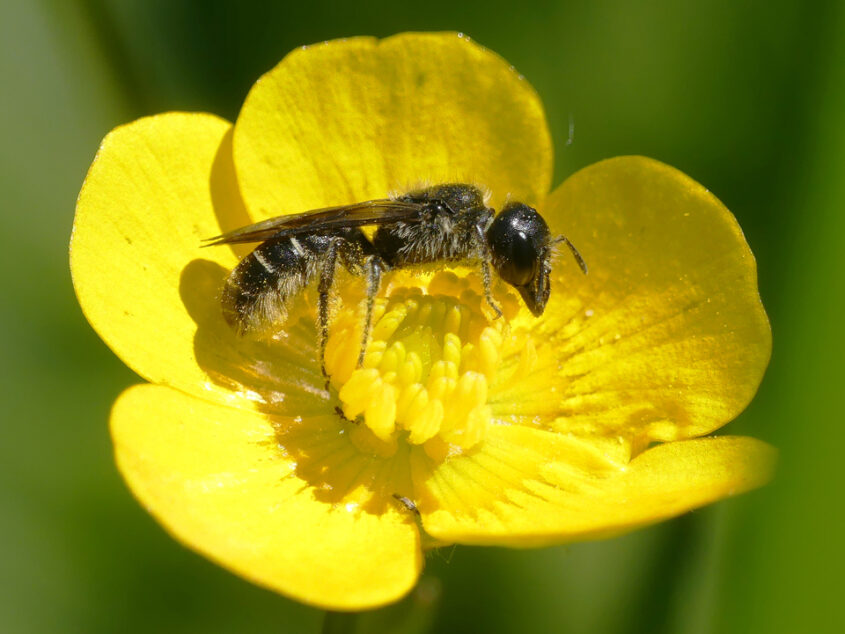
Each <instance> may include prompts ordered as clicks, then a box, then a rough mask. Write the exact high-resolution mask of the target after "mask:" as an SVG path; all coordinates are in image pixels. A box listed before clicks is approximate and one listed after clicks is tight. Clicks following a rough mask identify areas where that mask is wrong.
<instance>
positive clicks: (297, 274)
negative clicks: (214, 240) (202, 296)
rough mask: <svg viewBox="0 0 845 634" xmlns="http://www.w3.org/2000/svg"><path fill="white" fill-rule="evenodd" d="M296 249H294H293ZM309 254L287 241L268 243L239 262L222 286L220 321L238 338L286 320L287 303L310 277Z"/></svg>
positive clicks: (264, 329)
mask: <svg viewBox="0 0 845 634" xmlns="http://www.w3.org/2000/svg"><path fill="white" fill-rule="evenodd" d="M297 247H298V248H297ZM312 260H313V255H312V254H311V253H310V252H307V251H304V250H303V249H302V247H301V245H300V244H299V243H294V242H293V241H292V240H291V239H290V238H283V239H281V240H278V241H268V242H265V243H263V244H262V245H260V246H259V247H257V248H256V249H255V250H254V251H253V252H252V253H250V254H249V255H248V256H246V257H245V258H244V259H243V260H241V262H240V264H238V266H236V267H235V268H234V269H233V270H232V272H231V273H230V274H229V277H228V279H227V280H226V284H225V285H224V287H223V296H222V298H221V304H222V307H223V318H224V319H225V320H226V323H228V324H229V326H231V328H232V329H233V330H234V331H235V332H237V333H238V334H239V335H250V334H261V333H263V332H265V331H267V330H268V329H270V328H271V327H273V326H274V325H279V324H282V323H284V322H285V321H286V320H287V316H288V310H287V303H288V301H289V300H290V299H291V298H292V297H295V296H296V295H297V294H299V293H300V292H301V291H302V289H303V288H304V287H305V286H306V285H307V284H308V282H309V281H310V278H311V277H312V276H313V274H314V266H313V265H312Z"/></svg>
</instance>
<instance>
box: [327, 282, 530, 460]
mask: <svg viewBox="0 0 845 634" xmlns="http://www.w3.org/2000/svg"><path fill="white" fill-rule="evenodd" d="M477 277H478V276H477V275H469V276H467V277H463V278H462V277H458V276H457V275H455V274H454V273H451V272H439V273H437V274H435V275H434V276H433V277H432V278H431V280H430V281H429V282H428V283H427V284H425V283H424V282H420V281H419V279H416V280H413V281H412V282H411V284H409V285H400V286H396V287H394V288H392V289H390V290H389V291H388V293H389V294H388V297H386V298H384V299H380V300H378V301H377V303H376V305H375V307H374V311H373V325H372V331H371V334H370V341H369V344H368V346H367V350H366V354H365V356H364V362H363V364H362V366H361V367H359V368H356V364H357V358H358V354H359V346H360V345H361V344H360V340H361V338H360V332H361V323H360V321H361V319H360V312H356V311H353V310H351V309H346V308H343V309H341V312H340V314H338V315H337V316H336V318H335V321H334V325H333V328H332V334H331V336H330V337H329V340H328V342H327V346H326V356H325V358H326V369H327V371H328V373H329V376H330V377H331V384H332V385H333V386H334V387H335V389H336V390H337V392H338V396H339V398H340V401H341V408H342V411H343V414H344V416H345V417H346V418H348V419H349V420H352V421H355V422H362V423H363V424H362V425H361V424H359V425H357V426H355V428H353V429H352V430H351V437H352V439H353V442H355V444H356V445H358V446H359V448H361V449H364V450H368V451H372V452H374V453H377V454H380V455H392V454H393V453H394V452H395V451H396V446H397V442H398V440H399V439H401V438H404V439H405V440H406V442H408V443H410V444H411V445H422V446H423V447H424V449H425V450H426V452H427V453H429V454H430V455H432V456H433V457H434V456H437V457H440V458H445V457H448V456H450V455H453V454H456V453H460V452H462V451H465V450H467V449H471V448H472V447H474V446H475V445H477V444H478V443H480V442H481V441H482V440H483V439H484V437H485V434H486V432H487V428H488V427H489V426H490V421H491V411H490V406H489V405H488V404H487V393H488V385H489V384H490V382H491V381H492V380H493V378H494V376H495V373H496V370H497V367H498V365H499V361H500V354H501V352H500V350H501V345H502V339H503V330H504V329H505V328H506V320H505V319H498V320H493V319H492V318H491V316H492V311H491V310H489V307H488V306H487V305H486V300H485V299H484V295H483V291H481V288H479V287H480V280H478V279H477ZM506 299H507V301H508V304H511V303H512V304H514V305H513V306H510V305H508V306H506V307H505V308H506V310H505V314H506V315H507V314H509V313H511V311H512V310H518V304H517V303H516V298H515V297H507V298H506ZM508 309H511V310H508Z"/></svg>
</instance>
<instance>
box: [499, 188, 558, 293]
mask: <svg viewBox="0 0 845 634" xmlns="http://www.w3.org/2000/svg"><path fill="white" fill-rule="evenodd" d="M547 235H548V228H547V227H546V223H545V222H544V221H543V219H542V218H541V217H540V215H539V214H538V213H537V212H536V211H535V210H534V209H532V208H531V207H529V206H528V205H524V204H522V203H510V204H508V205H506V206H505V208H504V209H503V210H502V213H500V214H499V215H498V216H496V217H495V218H494V219H493V223H492V224H491V225H490V228H489V229H488V230H487V243H488V245H489V246H490V252H491V254H492V256H493V266H494V267H495V269H496V272H497V273H498V274H499V277H501V278H502V279H503V280H504V281H505V282H507V283H508V284H512V285H513V286H516V287H520V286H527V285H529V284H531V282H532V281H533V280H534V279H535V277H536V276H537V267H538V266H539V263H540V260H541V255H542V254H541V249H543V245H544V244H545V240H546V237H547Z"/></svg>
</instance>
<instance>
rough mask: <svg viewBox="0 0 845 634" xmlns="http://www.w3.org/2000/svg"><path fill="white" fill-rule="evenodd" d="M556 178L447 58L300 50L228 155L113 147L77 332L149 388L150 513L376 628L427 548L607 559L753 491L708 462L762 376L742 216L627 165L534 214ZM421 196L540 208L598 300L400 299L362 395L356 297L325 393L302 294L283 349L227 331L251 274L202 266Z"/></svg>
mask: <svg viewBox="0 0 845 634" xmlns="http://www.w3.org/2000/svg"><path fill="white" fill-rule="evenodd" d="M551 176H552V148H551V142H550V137H549V132H548V129H547V125H546V120H545V117H544V114H543V109H542V106H541V104H540V101H539V99H538V97H537V95H536V94H535V92H534V91H533V89H532V88H531V86H529V84H528V83H527V82H526V81H525V80H524V79H523V78H522V77H521V76H520V75H518V74H517V73H516V72H515V71H513V69H512V68H510V67H509V66H508V64H507V63H506V62H505V61H504V60H502V59H501V58H499V57H497V56H496V55H495V54H493V53H491V52H489V51H487V50H485V49H483V48H481V47H480V46H477V45H475V44H473V43H471V42H470V41H469V40H468V39H466V38H464V37H461V36H458V35H454V34H403V35H398V36H395V37H391V38H388V39H385V40H381V41H377V40H374V39H371V38H354V39H348V40H339V41H334V42H328V43H325V44H320V45H316V46H312V47H303V48H302V49H298V50H296V51H294V52H292V53H291V54H290V55H289V56H287V57H286V58H285V59H284V60H283V61H282V62H281V63H280V64H279V65H278V66H277V67H276V68H274V69H273V70H272V71H270V72H269V73H268V74H267V75H265V76H264V77H262V78H261V79H260V80H259V81H258V82H257V83H256V85H255V86H254V88H253V89H252V91H251V92H250V93H249V95H248V97H247V99H246V103H245V104H244V106H243V109H242V111H241V113H240V115H239V117H238V120H237V122H236V124H235V125H234V126H233V125H231V124H230V123H228V122H226V121H224V120H222V119H219V118H217V117H215V116H212V115H207V114H184V113H168V114H163V115H158V116H155V117H150V118H145V119H141V120H139V121H135V122H133V123H130V124H128V125H125V126H122V127H120V128H117V129H116V130H114V131H112V132H111V133H110V134H109V135H108V136H107V137H106V139H105V140H104V141H103V144H102V147H101V148H100V151H99V153H98V154H97V157H96V158H95V160H94V163H93V165H92V166H91V169H90V171H89V173H88V176H87V179H86V181H85V184H84V186H83V188H82V192H81V193H80V196H79V201H78V205H77V211H76V219H75V224H74V233H73V238H72V242H71V270H72V273H73V280H74V284H75V287H76V292H77V295H78V297H79V301H80V304H81V305H82V308H83V310H84V311H85V314H86V316H87V317H88V320H89V321H90V322H91V324H92V325H93V327H94V328H95V329H96V330H97V332H98V333H99V334H100V336H101V337H102V338H103V339H104V340H105V341H106V343H107V344H108V345H109V346H110V347H111V348H112V349H113V350H114V352H115V353H116V354H117V355H118V356H119V357H120V358H121V359H123V360H124V361H125V362H126V363H127V364H128V365H129V366H130V367H131V368H132V369H133V370H135V371H136V372H137V373H138V374H140V375H141V376H142V377H144V378H145V379H146V380H147V381H149V382H150V384H143V385H139V386H135V387H132V388H130V389H128V390H127V391H126V392H125V393H124V394H122V395H121V396H120V398H119V399H118V401H117V403H116V404H115V406H114V410H113V412H112V416H111V430H112V436H113V439H114V445H115V453H116V458H117V463H118V466H119V468H120V470H121V472H122V474H123V476H124V477H125V478H126V480H127V482H128V483H129V486H130V487H131V489H132V491H133V492H134V494H135V495H136V496H137V497H138V499H139V500H140V502H141V503H142V504H143V505H144V506H145V507H146V508H147V509H148V510H149V511H150V512H151V513H152V514H153V515H154V516H155V517H156V518H157V519H158V520H159V521H160V522H161V523H162V524H163V525H164V526H165V528H166V529H167V530H168V531H169V532H170V533H172V534H173V535H174V536H175V537H176V538H177V539H179V540H180V541H182V542H184V543H185V544H186V545H188V546H190V547H191V548H194V549H196V550H198V551H200V552H202V553H203V554H205V555H206V556H208V557H210V558H211V559H213V560H215V561H216V562H218V563H220V564H221V565H223V566H225V567H227V568H229V569H230V570H232V571H234V572H236V573H238V574H240V575H242V576H244V577H246V578H248V579H250V580H252V581H254V582H255V583H258V584H261V585H264V586H267V587H269V588H272V589H274V590H277V591H279V592H281V593H283V594H286V595H288V596H290V597H294V598H296V599H299V600H301V601H305V602H307V603H311V604H314V605H319V606H324V607H329V608H334V609H363V608H367V607H370V606H376V605H380V604H383V603H386V602H389V601H392V600H395V599H397V598H398V597H400V596H401V595H403V594H404V593H405V592H407V591H408V590H409V589H410V588H411V587H412V586H413V585H414V583H415V581H416V579H417V577H418V575H419V573H420V570H421V568H422V564H423V551H424V548H426V547H428V546H431V545H434V544H443V543H463V544H497V545H506V546H539V545H545V544H555V543H561V542H565V541H571V540H577V539H585V538H594V537H601V536H606V535H612V534H615V533H619V532H622V531H626V530H630V529H632V528H634V527H637V526H641V525H644V524H648V523H651V522H656V521H659V520H662V519H664V518H668V517H671V516H674V515H678V514H679V513H683V512H685V511H687V510H689V509H692V508H695V507H698V506H701V505H703V504H707V503H710V502H712V501H714V500H717V499H720V498H723V497H725V496H728V495H732V494H735V493H738V492H741V491H745V490H747V489H749V488H752V487H755V486H758V485H760V484H762V483H763V482H765V480H766V479H767V478H768V477H769V474H770V470H771V464H772V459H773V453H774V451H773V450H772V449H771V448H770V447H769V446H768V445H766V444H765V443H762V442H759V441H756V440H753V439H749V438H740V437H718V438H715V437H710V438H702V436H705V435H707V434H710V433H711V432H713V431H714V430H715V429H717V428H719V427H720V426H722V425H724V424H725V423H726V422H728V421H730V420H731V419H733V418H734V417H735V416H736V415H737V414H738V413H739V412H741V411H742V409H743V408H744V407H745V406H746V405H747V404H748V402H749V401H750V399H751V398H752V396H753V395H754V393H755V391H756V389H757V386H758V384H759V382H760V380H761V377H762V375H763V372H764V370H765V367H766V364H767V362H768V359H769V354H770V348H771V335H770V330H769V325H768V321H767V318H766V315H765V312H764V311H763V307H762V305H761V303H760V298H759V295H758V291H757V285H756V271H755V262H754V258H753V256H752V255H751V252H750V251H749V249H748V246H747V245H746V243H745V240H744V238H743V236H742V233H741V231H740V228H739V226H738V225H737V223H736V221H735V220H734V218H733V216H732V215H731V214H730V213H729V212H728V211H727V210H726V209H725V208H724V207H723V206H722V204H721V203H720V202H719V201H718V200H716V198H714V197H713V196H712V195H711V194H710V193H709V192H708V191H707V190H706V189H704V188H703V187H702V186H700V185H698V184H697V183H695V182H693V181H692V180H691V179H689V178H688V177H687V176H685V175H684V174H681V173H680V172H678V171H677V170H675V169H673V168H671V167H668V166H666V165H663V164H661V163H658V162H656V161H654V160H651V159H646V158H642V157H623V158H616V159H611V160H607V161H603V162H601V163H598V164H596V165H592V166H590V167H587V168H586V169H584V170H582V171H580V172H578V173H576V174H575V175H573V176H571V177H570V178H569V179H568V180H566V182H564V183H563V184H562V185H561V186H560V187H558V188H557V189H555V190H554V191H553V192H552V193H551V194H548V191H549V188H550V185H551ZM421 181H427V182H433V183H437V182H472V183H478V184H481V185H483V186H485V187H487V188H489V190H490V192H491V195H492V199H491V203H490V204H491V206H493V207H494V208H496V209H500V208H501V206H502V203H503V202H504V201H505V200H506V199H507V198H508V197H511V198H512V199H515V200H521V201H525V202H526V203H529V204H532V205H535V206H537V207H538V209H539V210H540V211H541V213H542V214H543V215H544V217H545V218H546V219H547V221H548V222H549V224H550V226H551V228H552V230H553V231H554V232H556V233H565V234H566V235H567V236H568V237H569V238H571V239H572V241H573V242H574V243H575V244H576V245H577V246H578V248H579V249H580V250H581V252H582V253H583V255H584V257H585V258H586V260H587V262H588V263H589V266H590V273H589V275H587V276H584V275H581V273H580V272H579V270H578V268H577V266H576V265H575V264H574V262H572V261H571V259H570V258H568V257H559V258H558V259H557V260H556V261H555V264H554V271H553V276H552V293H551V299H550V300H549V303H548V306H547V308H546V311H545V314H544V315H543V316H542V317H540V318H535V317H534V316H532V315H531V314H530V313H529V312H528V310H527V309H526V308H525V307H524V305H523V304H522V303H521V301H522V300H521V299H518V298H517V297H516V295H515V294H514V293H513V292H512V290H508V288H506V287H504V286H503V285H501V284H499V285H497V286H496V289H495V293H496V298H497V300H498V301H499V302H500V303H501V305H502V306H503V308H504V311H505V318H504V319H493V315H492V314H491V311H490V310H489V309H488V308H487V306H486V304H485V302H484V301H482V298H483V293H482V292H481V290H480V288H479V283H478V274H477V272H476V271H473V270H472V269H471V268H467V269H456V270H450V271H440V272H435V273H432V272H428V273H420V272H410V273H409V272H400V273H396V274H393V275H387V276H386V278H385V283H384V284H383V288H382V293H381V294H380V296H379V299H378V301H377V304H376V314H375V319H374V326H373V332H372V338H371V342H370V345H369V347H368V350H367V355H366V359H365V362H364V364H363V367H361V368H357V369H356V367H355V366H356V356H357V354H358V350H357V347H358V343H357V342H358V336H359V333H360V328H361V317H362V315H363V308H362V302H361V301H360V300H361V298H362V297H363V293H364V288H363V285H364V283H363V282H362V281H361V280H358V279H350V278H346V279H342V280H341V281H340V283H339V284H338V294H339V295H340V296H341V297H340V299H339V300H338V301H336V302H335V310H334V315H333V319H332V324H331V331H330V332H331V336H330V340H329V343H328V347H327V350H326V364H327V367H328V369H329V371H330V373H331V389H330V390H328V391H326V390H325V389H324V381H323V378H322V376H321V374H320V365H319V353H318V351H317V348H316V342H317V335H316V331H315V326H314V293H313V291H308V292H306V293H304V294H303V295H302V296H301V298H300V301H298V302H297V303H296V305H295V306H294V307H293V310H292V311H291V314H290V315H289V316H288V318H287V321H286V322H285V323H284V324H283V325H281V326H280V331H279V333H278V334H277V335H276V336H274V337H272V338H270V339H265V340H260V339H250V338H239V337H238V336H236V335H235V334H234V333H233V332H232V330H231V329H230V328H229V327H228V326H227V325H226V323H225V322H224V320H223V317H222V314H221V309H220V289H221V287H222V284H223V281H224V280H225V278H226V276H227V274H228V272H229V271H230V270H231V269H232V268H233V267H234V266H235V265H236V263H237V262H238V258H239V257H242V256H243V255H244V254H245V253H247V252H248V250H249V248H250V247H248V248H247V249H234V250H233V249H232V248H230V247H227V246H224V247H214V248H209V249H202V248H200V244H201V240H202V239H204V238H209V237H211V236H214V235H217V234H219V233H221V231H227V230H230V229H233V228H236V227H238V226H242V225H245V224H249V223H250V222H254V221H257V220H260V219H263V218H266V217H270V216H274V215H278V214H280V213H293V212H300V211H304V210H309V209H315V208H319V207H324V206H329V205H338V204H345V203H351V202H356V201H363V200H368V199H373V198H381V197H384V196H385V195H386V194H387V193H388V192H390V191H394V190H396V189H401V188H403V187H406V186H409V185H414V184H417V183H419V182H421ZM337 408H341V409H342V411H343V412H344V414H345V416H346V417H348V418H356V421H355V422H350V421H348V420H344V417H342V416H340V415H339V414H338V413H337V412H336V409H337ZM399 498H406V501H411V502H413V503H414V504H415V505H416V508H417V509H418V511H419V515H418V516H417V515H416V514H415V513H414V512H412V510H411V509H409V508H406V506H405V504H403V503H402V501H401V500H400V499H399Z"/></svg>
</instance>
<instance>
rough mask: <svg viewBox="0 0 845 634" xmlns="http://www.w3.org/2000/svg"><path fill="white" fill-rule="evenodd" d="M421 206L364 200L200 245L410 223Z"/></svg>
mask: <svg viewBox="0 0 845 634" xmlns="http://www.w3.org/2000/svg"><path fill="white" fill-rule="evenodd" d="M422 210H423V206H422V205H420V204H418V203H409V202H403V201H401V200H391V199H389V198H384V199H379V200H367V201H365V202H362V203H353V204H351V205H340V206H338V207H326V208H324V209H313V210H311V211H305V212H303V213H300V214H290V215H287V216H277V217H275V218H269V219H268V220H262V221H261V222H256V223H255V224H253V225H249V226H246V227H241V228H240V229H235V230H234V231H229V232H227V233H224V234H221V235H219V236H215V237H213V238H207V239H206V240H205V242H206V244H204V245H203V246H206V247H210V246H214V245H218V244H234V243H236V242H264V241H265V240H269V239H270V238H284V237H287V236H295V235H297V234H300V233H315V232H320V231H325V230H331V229H341V228H344V227H362V226H364V225H382V224H390V223H392V222H399V221H406V222H407V221H411V222H413V221H414V220H415V219H417V218H418V217H419V216H420V213H421V212H422Z"/></svg>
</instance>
